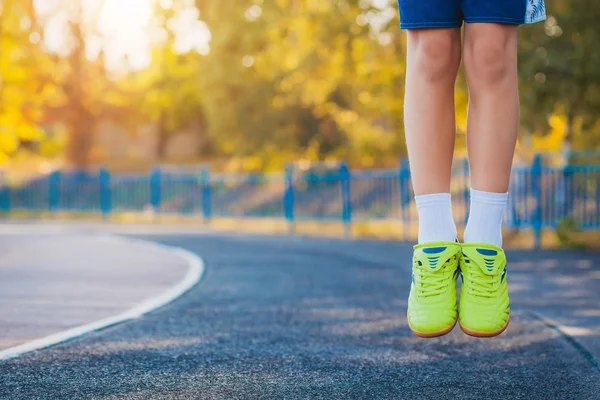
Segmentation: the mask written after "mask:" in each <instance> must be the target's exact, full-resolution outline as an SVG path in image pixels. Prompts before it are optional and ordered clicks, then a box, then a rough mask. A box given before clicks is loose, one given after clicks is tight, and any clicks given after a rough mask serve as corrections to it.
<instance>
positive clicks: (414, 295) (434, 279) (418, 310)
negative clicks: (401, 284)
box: [407, 242, 460, 338]
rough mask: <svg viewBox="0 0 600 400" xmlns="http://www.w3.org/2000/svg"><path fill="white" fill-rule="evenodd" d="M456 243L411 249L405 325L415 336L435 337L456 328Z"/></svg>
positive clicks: (424, 245) (440, 243)
mask: <svg viewBox="0 0 600 400" xmlns="http://www.w3.org/2000/svg"><path fill="white" fill-rule="evenodd" d="M459 257H460V244H458V243H453V242H435V243H427V244H421V245H417V246H415V251H414V255H413V280H412V284H411V287H410V295H409V297H408V313H407V316H408V325H409V326H410V329H411V331H412V332H413V333H414V334H415V335H417V336H419V337H425V338H430V337H436V336H442V335H445V334H447V333H448V332H450V331H451V330H452V329H453V328H454V326H455V325H456V319H457V314H458V310H457V307H456V279H457V278H458V262H459V261H458V259H459Z"/></svg>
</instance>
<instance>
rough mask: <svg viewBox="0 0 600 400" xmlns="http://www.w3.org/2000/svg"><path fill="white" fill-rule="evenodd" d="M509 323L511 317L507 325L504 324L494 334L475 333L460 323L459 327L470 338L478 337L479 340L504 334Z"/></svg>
mask: <svg viewBox="0 0 600 400" xmlns="http://www.w3.org/2000/svg"><path fill="white" fill-rule="evenodd" d="M509 323H510V315H509V316H508V319H507V320H506V324H504V326H503V327H502V328H501V329H498V330H497V331H494V332H478V331H474V330H471V329H469V328H465V327H464V326H462V324H461V323H460V322H459V323H458V325H459V326H460V329H461V330H462V331H463V332H464V333H466V334H467V335H469V336H473V337H478V338H491V337H494V336H498V335H500V334H501V333H502V332H504V331H505V330H506V328H508V324H509Z"/></svg>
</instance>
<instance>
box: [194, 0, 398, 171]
mask: <svg viewBox="0 0 600 400" xmlns="http://www.w3.org/2000/svg"><path fill="white" fill-rule="evenodd" d="M196 3H197V5H198V7H199V9H200V10H201V18H202V19H203V20H204V21H206V22H207V23H208V26H209V27H210V29H211V32H212V34H213V40H212V42H211V52H210V55H209V56H208V57H207V58H206V61H205V63H204V66H203V68H204V70H203V71H205V73H203V76H204V77H205V78H206V82H207V85H208V87H207V90H206V92H207V93H210V94H211V96H210V98H208V99H207V102H208V103H212V102H214V103H213V104H214V105H213V106H209V107H208V108H209V110H210V111H209V121H210V123H211V128H212V129H211V130H212V131H213V133H214V134H215V135H217V136H219V137H226V138H228V139H229V138H230V137H233V138H235V139H234V140H233V141H232V142H231V143H223V145H224V148H225V150H226V151H228V152H229V151H235V152H237V153H241V154H249V153H253V152H256V151H257V150H258V149H263V150H265V147H266V148H267V149H268V148H271V152H270V153H272V154H286V155H287V156H288V157H287V158H292V157H297V156H304V157H307V158H309V159H326V158H346V159H349V160H350V161H353V162H354V163H360V164H363V165H372V164H373V163H375V162H376V161H377V162H379V163H381V162H382V157H387V158H388V159H389V160H393V161H392V162H393V163H396V162H397V157H398V156H399V155H401V153H402V151H403V150H402V149H403V139H402V136H401V135H399V134H398V133H399V132H401V129H402V94H403V93H402V91H403V85H404V83H403V80H404V78H403V77H404V62H403V58H404V57H403V55H404V38H403V36H402V35H401V33H400V31H399V29H398V28H397V23H398V20H397V10H396V8H395V3H394V2H392V1H378V2H376V3H377V6H376V5H374V3H375V2H369V1H352V0H340V1H335V2H334V1H319V0H295V1H292V0H278V1H274V2H267V3H265V2H262V1H241V2H230V3H227V4H222V3H216V2H214V1H208V0H197V1H196ZM215 121H217V122H215Z"/></svg>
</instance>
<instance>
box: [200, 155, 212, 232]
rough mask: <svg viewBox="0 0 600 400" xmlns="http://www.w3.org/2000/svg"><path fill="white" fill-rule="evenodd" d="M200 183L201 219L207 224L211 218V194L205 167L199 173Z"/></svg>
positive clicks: (208, 172)
mask: <svg viewBox="0 0 600 400" xmlns="http://www.w3.org/2000/svg"><path fill="white" fill-rule="evenodd" d="M200 183H201V185H202V218H203V220H204V222H205V223H207V222H209V221H210V219H211V217H212V207H211V206H212V193H211V186H210V170H209V169H208V167H206V166H204V167H202V171H200Z"/></svg>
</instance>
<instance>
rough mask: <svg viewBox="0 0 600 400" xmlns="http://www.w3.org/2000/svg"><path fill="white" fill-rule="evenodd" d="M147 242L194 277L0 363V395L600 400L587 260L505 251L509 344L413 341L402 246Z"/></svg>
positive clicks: (215, 237) (591, 263)
mask: <svg viewBox="0 0 600 400" xmlns="http://www.w3.org/2000/svg"><path fill="white" fill-rule="evenodd" d="M151 238H152V239H153V240H158V241H160V242H163V243H165V244H169V245H175V246H181V247H184V248H185V249H188V250H190V251H192V252H195V253H197V254H199V255H201V256H202V257H203V259H204V261H205V263H206V273H205V277H204V279H203V281H202V282H200V284H199V285H197V286H196V287H195V288H193V289H192V290H191V291H190V292H188V293H187V294H185V295H184V296H183V297H182V298H180V299H178V300H176V301H175V302H173V303H172V304H170V305H168V306H166V307H163V308H162V309H160V310H157V311H155V312H153V313H151V314H149V315H147V316H145V317H142V318H140V319H138V320H136V321H132V322H128V323H125V324H122V325H119V326H115V327H112V328H110V329H107V330H104V331H102V332H98V333H93V334H89V335H87V336H85V337H83V338H80V339H76V340H73V341H71V342H69V343H65V344H62V345H58V346H55V347H53V348H51V349H47V350H43V351H39V352H36V353H33V354H29V355H25V356H23V357H21V358H18V359H14V360H9V361H7V362H0V399H55V398H58V399H338V398H343V399H486V400H491V399H528V400H529V399H544V400H547V399H551V400H556V399H600V368H598V366H597V365H594V359H593V358H594V357H595V358H596V359H598V356H600V345H599V344H598V342H599V338H600V294H599V293H600V290H599V288H600V256H599V255H597V254H592V253H590V254H584V253H569V252H541V253H540V252H538V253H535V252H524V251H521V252H513V253H509V257H510V272H509V278H508V279H509V282H510V284H511V288H512V291H513V296H512V299H513V310H514V312H513V319H512V323H511V325H510V326H509V328H508V330H507V331H506V332H505V334H503V335H502V336H500V337H498V338H495V339H475V338H470V337H467V336H466V335H464V334H463V333H462V332H460V330H459V329H455V330H454V331H453V332H452V333H451V334H450V335H448V336H445V337H443V338H436V339H418V338H415V337H413V336H412V335H411V334H410V331H409V330H408V328H407V325H406V319H405V315H404V313H405V307H406V297H407V293H408V289H409V284H410V272H409V271H410V269H409V258H410V247H409V246H407V245H403V244H397V243H391V242H368V241H353V242H345V241H336V240H327V239H307V238H274V237H251V236H243V235H223V234H202V235H195V236H194V235H185V236H181V235H170V236H164V237H160V236H155V235H154V236H152V237H151ZM542 319H543V320H542ZM558 329H560V330H558ZM569 335H570V336H569Z"/></svg>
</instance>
